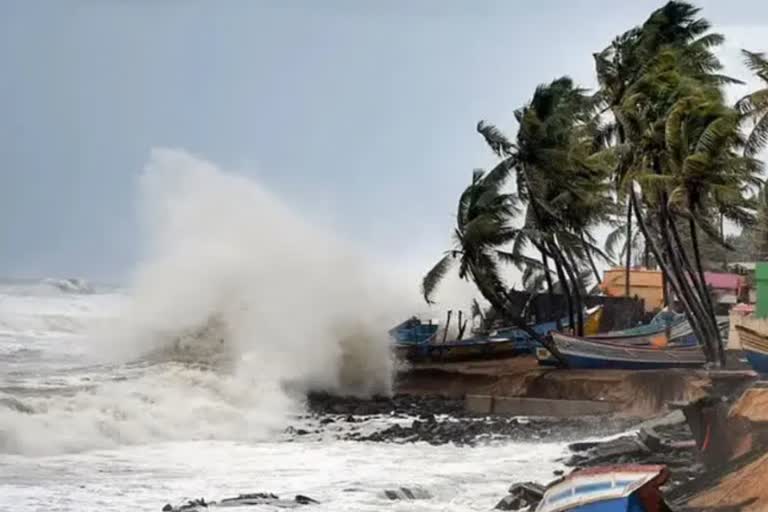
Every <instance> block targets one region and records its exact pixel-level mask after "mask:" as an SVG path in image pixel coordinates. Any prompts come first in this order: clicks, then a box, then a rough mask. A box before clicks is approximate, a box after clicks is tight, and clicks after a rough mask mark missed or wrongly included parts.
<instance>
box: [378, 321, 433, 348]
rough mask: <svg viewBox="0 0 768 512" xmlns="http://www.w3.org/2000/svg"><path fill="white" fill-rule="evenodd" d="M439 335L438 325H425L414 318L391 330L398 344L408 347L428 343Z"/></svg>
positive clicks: (430, 323) (429, 323)
mask: <svg viewBox="0 0 768 512" xmlns="http://www.w3.org/2000/svg"><path fill="white" fill-rule="evenodd" d="M436 334H437V324H433V323H432V322H431V321H430V322H428V323H424V322H422V321H421V320H419V319H418V318H417V317H415V316H413V317H411V318H409V319H408V320H406V321H405V322H403V323H401V324H399V325H396V326H395V327H393V328H392V329H390V330H389V335H390V336H391V337H392V338H393V339H394V340H395V342H396V343H402V344H407V345H413V344H419V343H428V342H429V340H431V339H432V338H433V337H434V336H435V335H436Z"/></svg>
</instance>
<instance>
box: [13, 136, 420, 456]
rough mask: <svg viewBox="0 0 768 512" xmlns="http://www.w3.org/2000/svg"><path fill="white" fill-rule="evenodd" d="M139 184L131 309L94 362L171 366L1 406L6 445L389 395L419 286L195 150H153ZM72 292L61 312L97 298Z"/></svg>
mask: <svg viewBox="0 0 768 512" xmlns="http://www.w3.org/2000/svg"><path fill="white" fill-rule="evenodd" d="M140 190H141V203H140V204H141V213H142V219H143V221H144V225H145V229H146V246H145V256H144V258H143V262H142V263H141V264H140V265H139V268H138V270H137V272H136V276H135V280H134V283H133V285H132V286H131V287H130V299H129V301H128V303H127V304H123V305H121V306H120V307H119V308H117V309H116V310H115V312H119V313H120V317H119V318H116V319H111V320H108V321H107V322H106V324H105V325H103V326H102V327H103V328H102V329H96V330H95V331H93V332H92V335H91V337H90V338H91V343H90V344H89V346H88V349H89V357H88V358H87V359H88V360H89V361H90V360H91V359H92V358H93V357H97V358H98V359H99V360H100V361H101V362H103V363H104V364H108V365H109V367H108V368H109V371H110V372H114V374H115V375H116V376H120V375H121V373H120V371H119V370H115V369H114V364H115V363H120V362H123V363H125V362H128V361H135V360H137V359H138V360H145V361H150V362H157V363H162V364H159V365H156V366H152V367H150V368H148V369H147V371H146V374H140V375H139V376H138V377H137V376H135V375H131V376H130V377H126V376H125V375H122V376H123V377H124V378H127V379H128V380H126V381H120V382H109V381H108V380H107V381H106V382H105V378H104V376H101V378H98V379H97V378H94V381H98V382H99V385H97V386H96V387H95V388H94V389H88V390H86V391H80V392H77V393H76V394H75V395H74V396H61V395H59V396H47V395H41V396H26V397H24V399H23V402H24V405H25V406H28V407H31V408H32V409H33V410H34V411H36V412H35V413H34V414H24V413H21V412H18V411H13V410H8V409H3V408H0V452H2V451H4V452H14V453H34V454H45V453H63V452H69V451H77V450H88V449H94V448H105V447H110V446H115V445H119V444H140V443H146V442H157V441H167V440H174V439H178V440H189V439H201V438H206V439H207V438H210V439H224V440H247V439H254V438H261V437H263V436H265V435H268V434H269V433H270V432H272V431H273V430H274V429H275V428H276V426H277V425H278V423H279V422H280V419H281V418H282V419H283V420H285V419H286V418H285V415H286V414H288V413H290V412H291V411H294V410H295V409H296V404H295V403H294V401H293V400H292V398H291V396H289V394H288V393H287V392H286V391H285V388H286V387H289V388H290V389H291V390H294V391H295V390H298V391H306V390H310V389H313V390H329V391H341V392H349V393H354V394H360V395H366V394H371V393H388V392H389V391H390V390H391V386H392V373H393V365H392V357H391V350H390V343H391V341H390V340H389V338H388V335H387V330H388V328H389V327H391V326H392V325H393V324H394V323H395V322H396V321H398V320H401V319H402V318H404V317H405V316H406V315H407V314H408V312H409V311H412V310H413V307H414V306H413V304H415V303H417V302H418V297H417V296H416V294H415V293H414V294H413V295H412V296H409V295H406V294H403V293H401V292H400V289H399V284H400V283H398V282H397V281H396V280H395V279H393V278H392V276H388V275H385V274H384V273H382V272H381V271H380V269H377V271H375V272H374V271H372V269H371V267H369V266H368V265H367V263H366V259H365V258H364V257H363V256H362V255H361V254H360V253H358V252H357V251H355V250H354V249H353V248H352V247H351V246H350V245H349V244H347V243H344V242H343V241H341V240H339V239H337V238H336V237H335V236H333V235H332V234H331V233H329V232H327V231H326V230H323V229H321V228H319V227H317V226H314V225H312V223H310V222H307V221H306V220H305V219H303V218H302V217H301V216H299V215H298V214H296V213H295V212H294V211H292V210H291V209H290V208H288V207H287V206H286V205H285V204H283V203H282V202H281V201H280V200H279V199H278V198H276V197H275V196H274V195H273V194H271V193H269V192H268V191H267V190H265V189H264V188H263V187H261V186H260V185H259V184H257V183H255V182H254V181H252V180H249V179H247V178H244V177H242V176H237V175H232V174H228V173H225V172H223V171H221V170H220V169H218V168H217V167H216V166H214V165H213V164H211V163H210V162H206V161H204V160H201V159H198V158H195V157H193V156H191V155H189V154H187V153H184V152H181V151H170V150H160V151H155V152H153V154H152V158H151V160H150V162H149V164H148V165H147V168H146V172H145V174H144V175H143V177H142V180H141V184H140ZM409 284H412V283H409ZM403 289H410V290H414V291H415V289H414V287H413V286H403ZM68 297H69V299H68V301H69V302H66V301H65V302H62V304H59V306H62V308H63V309H67V311H68V314H69V315H70V317H71V318H76V317H78V315H79V313H82V311H80V312H76V311H75V309H77V308H78V307H81V306H84V307H85V311H86V312H87V311H88V310H89V307H90V306H87V304H90V303H89V302H88V301H89V300H91V299H90V298H91V297H92V296H90V295H73V294H70V295H69V296H68ZM24 300H27V301H28V302H27V303H26V306H30V309H34V306H33V304H37V305H39V304H40V302H39V299H38V298H27V299H19V300H18V301H17V304H16V305H17V306H19V307H17V308H16V313H17V314H16V316H15V321H17V322H18V321H20V320H19V319H20V318H22V317H23V315H20V313H21V312H22V311H23V310H24V307H23V306H24V305H25V303H24ZM46 300H47V301H48V303H47V304H48V307H50V306H51V304H55V303H56V301H55V298H52V297H48V298H47V299H46ZM35 301H37V302H36V303H35ZM64 304H66V307H64ZM54 309H55V308H54ZM43 313H46V312H44V311H43V312H40V311H38V315H37V317H34V318H37V319H40V318H42V317H41V316H40V315H41V314H43ZM46 314H47V313H46ZM96 316H98V315H96ZM29 318H32V316H30V317H29ZM46 318H48V320H46V321H50V317H46ZM92 325H93V324H89V328H88V330H89V332H90V331H92ZM53 327H56V328H57V329H59V330H68V329H69V328H68V327H67V326H66V325H65V326H63V327H62V326H61V325H59V326H53ZM53 327H52V326H51V325H50V324H47V325H46V329H49V330H50V329H51V328H53ZM13 328H14V329H16V330H24V328H28V330H29V331H30V333H31V334H32V335H37V336H38V337H39V335H40V333H39V332H36V331H35V330H34V329H32V328H31V326H21V325H16V326H13ZM168 361H170V362H173V361H177V362H182V363H184V365H183V366H179V365H178V364H168ZM212 363H214V364H212ZM217 363H222V364H217ZM201 365H202V366H205V367H206V368H201ZM211 367H212V368H211Z"/></svg>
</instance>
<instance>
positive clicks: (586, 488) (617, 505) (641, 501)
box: [536, 464, 669, 512]
mask: <svg viewBox="0 0 768 512" xmlns="http://www.w3.org/2000/svg"><path fill="white" fill-rule="evenodd" d="M668 479H669V470H668V469H667V468H666V467H664V466H650V465H649V466H641V465H629V464H628V465H618V466H605V467H595V468H590V469H582V470H576V471H574V472H573V473H571V474H570V475H569V476H567V477H565V478H563V479H561V480H559V481H556V482H554V483H552V484H550V486H549V487H548V488H547V490H546V492H545V493H544V496H543V498H542V500H541V502H540V503H539V505H538V507H537V508H536V511H537V512H567V511H576V510H578V511H579V512H651V511H658V510H668V508H667V505H666V504H665V503H664V498H663V494H662V492H661V490H660V489H659V487H660V486H661V485H663V484H664V483H665V482H666V481H667V480H668Z"/></svg>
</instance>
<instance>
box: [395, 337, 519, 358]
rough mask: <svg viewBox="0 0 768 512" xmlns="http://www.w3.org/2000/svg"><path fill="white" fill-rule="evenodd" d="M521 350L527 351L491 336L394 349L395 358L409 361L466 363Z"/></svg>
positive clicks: (513, 341)
mask: <svg viewBox="0 0 768 512" xmlns="http://www.w3.org/2000/svg"><path fill="white" fill-rule="evenodd" d="M522 350H527V345H526V346H525V347H524V348H523V349H521V347H520V344H519V343H518V341H516V340H514V339H510V338H497V337H492V336H481V337H472V338H467V339H465V340H460V341H459V340H454V341H446V342H445V343H440V342H432V343H419V344H411V345H404V344H398V345H396V347H395V353H396V354H397V356H398V357H399V358H400V359H407V360H409V361H466V360H472V359H489V358H499V357H512V356H514V355H517V354H519V353H520V352H521V351H522Z"/></svg>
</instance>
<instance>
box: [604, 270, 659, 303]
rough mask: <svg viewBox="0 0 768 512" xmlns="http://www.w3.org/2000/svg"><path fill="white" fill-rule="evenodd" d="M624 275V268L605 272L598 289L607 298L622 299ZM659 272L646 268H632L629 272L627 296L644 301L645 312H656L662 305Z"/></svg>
mask: <svg viewBox="0 0 768 512" xmlns="http://www.w3.org/2000/svg"><path fill="white" fill-rule="evenodd" d="M625 275H626V272H625V269H624V268H612V269H610V270H606V271H605V274H604V277H603V282H602V283H600V289H601V290H603V293H605V294H606V295H608V296H609V297H624V295H625V291H626V290H625V282H624V276H625ZM661 283H662V280H661V271H660V270H649V269H646V268H633V269H630V271H629V296H630V297H635V296H637V297H639V298H641V299H643V300H644V301H645V310H646V311H656V310H658V309H661V308H662V307H663V305H664V290H663V289H662V284H661Z"/></svg>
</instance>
